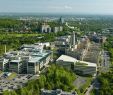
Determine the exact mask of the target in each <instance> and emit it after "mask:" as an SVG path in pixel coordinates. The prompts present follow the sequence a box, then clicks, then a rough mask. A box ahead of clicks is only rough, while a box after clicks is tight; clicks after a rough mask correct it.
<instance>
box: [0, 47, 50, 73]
mask: <svg viewBox="0 0 113 95" xmlns="http://www.w3.org/2000/svg"><path fill="white" fill-rule="evenodd" d="M20 49H21V50H19V51H12V52H7V53H5V54H4V58H2V59H3V60H2V59H1V61H0V63H1V64H0V65H1V70H3V71H4V70H7V71H10V72H16V73H19V74H25V73H27V74H37V73H40V71H41V69H42V68H43V67H45V66H46V65H47V64H48V63H49V62H50V61H51V60H52V56H51V54H52V52H51V51H48V50H43V48H42V47H40V46H38V45H37V46H36V45H31V46H30V45H23V46H22V47H21V48H20ZM6 59H7V60H8V61H6ZM4 64H7V65H8V66H7V65H4Z"/></svg>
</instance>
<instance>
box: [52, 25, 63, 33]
mask: <svg viewBox="0 0 113 95" xmlns="http://www.w3.org/2000/svg"><path fill="white" fill-rule="evenodd" d="M52 31H53V32H55V33H57V32H61V31H63V27H62V26H55V27H53V28H52Z"/></svg>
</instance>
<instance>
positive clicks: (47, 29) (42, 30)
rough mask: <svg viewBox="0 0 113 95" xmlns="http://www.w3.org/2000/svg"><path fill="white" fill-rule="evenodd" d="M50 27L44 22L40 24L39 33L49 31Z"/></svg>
mask: <svg viewBox="0 0 113 95" xmlns="http://www.w3.org/2000/svg"><path fill="white" fill-rule="evenodd" d="M50 32H51V27H50V26H49V25H46V24H45V23H44V24H43V25H42V26H41V33H50Z"/></svg>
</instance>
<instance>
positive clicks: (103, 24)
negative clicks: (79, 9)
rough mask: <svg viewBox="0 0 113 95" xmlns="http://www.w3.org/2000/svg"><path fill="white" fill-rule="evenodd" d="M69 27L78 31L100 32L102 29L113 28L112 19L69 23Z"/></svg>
mask: <svg viewBox="0 0 113 95" xmlns="http://www.w3.org/2000/svg"><path fill="white" fill-rule="evenodd" d="M70 25H72V26H75V27H78V28H79V29H80V31H95V32H101V30H102V29H105V28H112V27H113V19H110V18H108V19H104V18H103V19H95V20H91V19H90V20H80V21H70Z"/></svg>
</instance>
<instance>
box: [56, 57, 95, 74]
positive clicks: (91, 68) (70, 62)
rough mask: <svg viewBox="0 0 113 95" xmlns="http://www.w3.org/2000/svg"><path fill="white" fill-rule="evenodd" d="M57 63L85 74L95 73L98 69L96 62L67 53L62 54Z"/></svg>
mask: <svg viewBox="0 0 113 95" xmlns="http://www.w3.org/2000/svg"><path fill="white" fill-rule="evenodd" d="M56 64H57V65H60V66H63V67H65V68H67V69H69V70H74V71H75V72H77V73H80V74H83V75H94V74H95V73H96V71H97V64H96V63H91V62H85V61H80V60H77V59H75V58H73V57H70V56H67V55H61V56H60V57H59V58H58V59H57V60H56Z"/></svg>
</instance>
